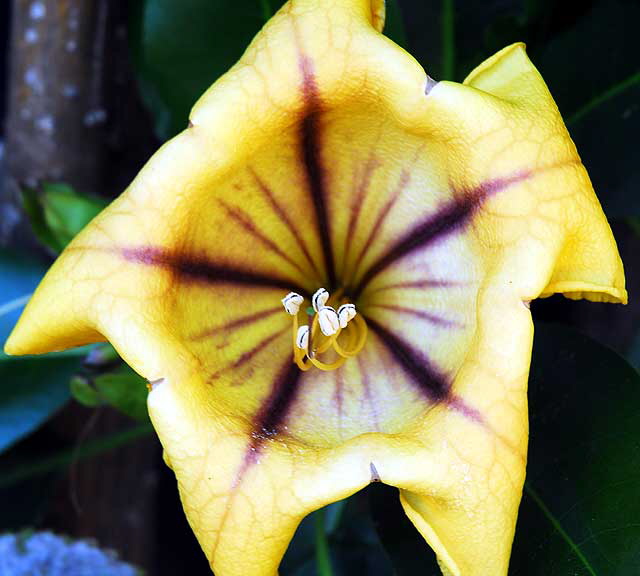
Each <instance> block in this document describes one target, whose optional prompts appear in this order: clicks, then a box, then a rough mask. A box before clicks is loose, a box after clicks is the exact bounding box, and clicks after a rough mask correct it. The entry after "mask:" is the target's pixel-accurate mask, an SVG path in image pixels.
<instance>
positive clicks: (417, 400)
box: [6, 0, 626, 576]
mask: <svg viewBox="0 0 640 576" xmlns="http://www.w3.org/2000/svg"><path fill="white" fill-rule="evenodd" d="M382 21H383V7H382V4H381V3H379V2H375V3H373V4H370V3H369V1H368V0H335V1H332V2H328V1H324V2H320V1H317V0H315V1H314V0H305V1H293V2H290V3H288V4H287V5H285V7H284V8H283V9H282V10H281V11H280V12H279V13H278V14H277V15H276V16H275V17H274V18H273V19H272V20H271V21H270V22H269V23H268V24H267V26H266V27H265V28H264V30H263V31H262V32H261V33H260V34H259V35H258V36H257V37H256V39H255V40H254V41H253V43H252V44H251V46H250V47H249V49H248V50H247V52H246V54H245V55H244V56H243V58H242V59H241V60H240V62H239V63H238V64H237V65H236V66H235V67H234V68H232V69H231V70H230V71H229V72H228V73H227V74H226V75H225V76H224V77H222V78H221V79H220V80H219V81H218V82H216V84H214V86H212V87H211V89H210V90H209V91H207V92H206V93H205V94H204V95H203V96H202V98H201V99H200V101H199V102H198V103H197V104H196V106H195V107H194V109H193V111H192V114H191V125H190V127H189V128H188V129H186V130H185V131H184V132H183V133H181V134H180V135H178V136H176V137H175V138H174V139H173V140H171V141H170V142H168V143H167V144H165V145H164V146H163V147H162V148H161V149H160V150H159V151H158V152H157V153H156V154H155V155H154V157H153V158H152V159H151V160H150V161H149V162H148V164H147V165H146V166H145V168H144V169H143V170H142V171H141V173H140V174H139V175H138V177H137V178H136V179H135V181H134V182H133V183H132V184H131V186H130V188H129V189H128V190H127V191H126V192H125V193H124V194H123V195H122V196H121V197H120V198H118V199H117V200H116V201H115V202H114V203H113V204H112V205H111V206H109V208H107V209H106V210H105V211H104V212H103V213H102V214H101V215H99V216H98V217H97V218H96V219H95V220H94V221H93V222H92V223H91V224H90V225H89V226H88V227H87V229H85V230H84V231H83V232H82V233H81V234H80V235H79V236H78V237H77V238H76V239H75V240H74V242H73V243H72V244H71V245H70V246H69V247H68V248H67V249H66V250H65V252H64V253H63V254H62V255H61V257H60V258H59V259H58V261H57V262H56V263H55V264H54V266H53V267H52V269H51V270H50V271H49V273H48V274H47V276H46V278H45V280H44V281H43V283H42V285H41V286H40V288H39V289H38V291H37V293H36V294H35V296H34V298H33V299H32V301H31V302H30V304H29V305H28V307H27V309H26V310H25V313H24V315H23V317H22V319H21V321H20V322H19V324H18V326H17V327H16V329H15V330H14V332H13V334H12V335H11V337H10V339H9V341H8V342H7V344H6V349H7V351H8V352H9V353H12V354H25V353H42V352H47V351H50V350H54V349H60V348H65V347H70V346H76V345H80V344H85V343H88V342H94V341H98V340H102V339H105V338H106V339H108V340H109V341H111V342H112V343H113V345H114V346H115V347H116V349H117V350H118V351H119V353H120V354H121V355H122V356H123V358H124V359H125V360H126V361H127V362H128V363H129V364H130V365H131V366H132V367H133V368H134V369H135V370H137V371H138V372H139V373H140V374H142V375H143V376H144V377H146V378H147V379H148V380H150V381H152V382H153V389H152V391H151V392H150V394H149V410H150V414H151V418H152V420H153V423H154V426H155V428H156V430H157V432H158V435H159V437H160V440H161V441H162V444H163V446H164V449H165V458H166V460H167V463H168V464H169V465H170V466H171V467H172V468H173V470H174V471H175V473H176V477H177V480H178V485H179V489H180V494H181V498H182V502H183V505H184V509H185V512H186V514H187V517H188V519H189V522H190V524H191V526H192V527H193V529H194V531H195V533H196V535H197V537H198V539H199V541H200V543H201V545H202V548H203V550H204V552H205V554H206V555H207V557H208V559H209V561H210V562H211V566H212V568H213V570H214V571H215V573H216V574H217V575H218V576H235V575H238V576H240V575H242V576H253V575H255V576H261V575H269V576H271V575H273V574H276V573H277V569H278V565H279V563H280V560H281V558H282V555H283V554H284V552H285V550H286V547H287V545H288V543H289V540H290V539H291V537H292V535H293V533H294V531H295V529H296V527H297V525H298V523H299V522H300V520H301V519H302V518H303V517H304V516H305V515H307V514H308V513H309V512H311V511H312V510H315V509H317V508H319V507H321V506H323V505H325V504H327V503H330V502H332V501H335V500H337V499H340V498H343V497H346V496H348V495H350V494H352V493H354V492H355V491H357V490H359V489H361V488H362V487H364V486H365V485H367V484H368V483H369V482H370V481H372V480H381V481H382V482H385V483H388V484H391V485H393V486H397V487H398V488H400V491H401V502H402V505H403V506H404V508H405V510H406V512H407V514H408V516H409V518H410V519H411V520H412V522H413V523H414V524H415V526H416V528H417V529H418V530H419V531H420V533H421V534H422V535H423V536H424V538H425V539H426V541H427V542H428V543H429V544H430V545H431V546H432V547H433V548H434V550H435V551H436V553H437V555H438V559H439V562H440V564H441V566H442V567H443V571H444V572H445V573H447V574H455V575H460V576H475V575H477V576H486V575H487V574H491V575H496V576H500V575H501V574H506V573H507V569H508V562H509V554H510V548H511V542H512V539H513V533H514V529H515V522H516V517H517V509H518V505H519V501H520V496H521V490H522V484H523V481H524V474H525V465H526V447H527V434H528V429H527V426H528V425H527V399H526V387H527V377H528V370H529V362H530V354H531V343H532V337H533V325H532V322H531V316H530V313H529V309H528V305H527V304H528V302H529V301H530V300H532V299H534V298H537V297H541V296H548V295H550V294H552V293H555V292H561V293H564V294H565V295H567V296H569V297H571V298H579V297H586V298H589V299H592V300H607V301H612V302H625V301H626V292H625V288H624V275H623V270H622V263H621V262H620V259H619V256H618V253H617V249H616V246H615V241H614V239H613V237H612V235H611V231H610V229H609V226H608V224H607V222H606V220H605V218H604V215H603V214H602V211H601V209H600V206H599V204H598V200H597V198H596V196H595V194H594V192H593V190H592V187H591V184H590V181H589V178H588V176H587V174H586V171H585V169H584V167H583V166H582V164H581V162H580V159H579V157H578V155H577V152H576V150H575V147H574V145H573V143H572V142H571V140H570V138H569V136H568V134H567V131H566V129H565V127H564V124H563V122H562V119H561V118H560V116H559V114H558V111H557V109H556V106H555V104H554V102H553V100H552V98H551V96H550V94H549V92H548V90H547V88H546V86H545V84H544V82H543V80H542V79H541V77H540V76H539V74H538V72H537V71H536V70H535V68H534V67H533V66H532V64H531V63H530V61H529V60H528V58H527V56H526V53H525V50H524V46H523V45H514V46H510V47H507V48H505V49H504V50H503V51H501V52H500V53H498V54H496V55H495V56H493V57H492V58H490V59H489V60H488V61H486V62H485V63H483V64H482V65H481V66H479V67H478V68H477V69H476V70H474V71H473V72H472V73H471V75H470V76H469V77H468V78H467V80H466V81H465V82H464V84H455V83H451V82H440V83H433V81H431V80H430V79H428V77H427V76H426V74H425V72H424V70H422V69H421V67H420V66H419V65H418V64H417V63H416V62H415V61H414V60H413V59H412V58H411V57H410V56H409V55H408V54H406V53H405V52H404V51H403V50H401V49H400V48H398V47H397V46H395V45H394V44H393V43H392V42H390V41H389V40H388V39H386V38H385V37H383V36H382V35H381V34H380V32H379V30H380V29H381V26H382ZM320 287H324V288H327V289H328V290H329V291H330V292H331V293H332V294H338V295H341V296H335V298H336V301H335V302H334V301H331V300H330V303H331V304H332V305H333V304H334V303H335V304H336V305H337V304H339V301H338V299H339V298H340V297H341V298H343V299H345V300H348V301H350V302H352V303H354V304H355V305H356V308H357V310H358V314H359V315H360V316H361V317H362V318H363V319H364V321H365V322H366V324H367V326H368V337H367V340H366V343H365V346H364V348H363V349H362V351H361V352H360V353H359V354H358V355H357V356H356V357H354V358H350V359H348V360H347V361H346V362H345V363H344V364H343V365H342V366H341V367H340V368H338V369H337V370H334V371H330V372H325V371H321V370H318V369H315V368H312V369H311V370H309V371H301V370H300V368H298V366H297V365H296V364H294V363H293V362H292V357H293V354H292V346H293V344H292V317H291V316H289V315H288V314H286V313H285V311H284V309H283V308H282V305H281V303H280V300H281V298H283V297H284V296H285V294H287V293H288V292H289V291H295V292H298V293H300V294H301V295H302V296H304V297H305V299H306V303H305V304H304V305H303V307H305V306H307V305H308V304H309V298H310V296H311V295H312V294H313V293H314V292H315V291H316V290H317V289H318V288H320ZM299 316H300V317H303V316H304V312H301V313H300V315H299ZM350 326H351V325H350ZM350 326H348V327H347V328H346V329H345V332H344V336H341V338H343V340H339V342H342V341H344V339H346V340H349V338H351V336H352V335H353V334H355V332H353V330H354V329H353V328H352V327H350Z"/></svg>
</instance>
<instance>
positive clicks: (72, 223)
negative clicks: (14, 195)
mask: <svg viewBox="0 0 640 576" xmlns="http://www.w3.org/2000/svg"><path fill="white" fill-rule="evenodd" d="M22 198H23V205H24V208H25V211H26V212H27V214H28V216H29V220H30V222H31V227H32V229H33V231H34V233H35V235H36V236H37V238H38V240H40V242H42V243H43V244H44V245H45V246H47V247H48V248H50V249H51V250H53V251H54V252H56V253H57V252H60V251H61V250H62V249H63V248H64V247H65V246H66V245H67V244H68V243H69V242H70V241H71V239H72V238H73V237H74V236H75V235H76V234H77V233H78V232H80V230H82V229H83V228H84V227H85V226H86V225H87V224H88V223H89V221H90V220H92V219H93V217H94V216H96V215H97V214H98V213H99V212H100V211H101V210H102V209H103V208H104V207H105V206H106V205H107V202H106V201H105V200H103V199H100V198H96V197H91V196H87V195H83V194H79V193H78V192H76V191H75V190H74V189H73V188H72V187H71V186H69V185H67V184H64V183H54V182H45V183H43V184H42V189H41V190H35V189H33V188H24V189H23V190H22Z"/></svg>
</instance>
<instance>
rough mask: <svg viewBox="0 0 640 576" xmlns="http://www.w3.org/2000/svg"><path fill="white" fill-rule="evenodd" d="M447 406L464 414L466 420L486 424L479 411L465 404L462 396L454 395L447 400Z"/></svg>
mask: <svg viewBox="0 0 640 576" xmlns="http://www.w3.org/2000/svg"><path fill="white" fill-rule="evenodd" d="M447 406H448V407H449V408H452V409H454V410H456V411H457V412H460V414H462V415H463V416H464V417H465V418H468V419H469V420H471V421H473V422H476V423H477V424H484V423H485V421H484V418H483V417H482V414H480V412H479V411H478V410H477V409H475V408H472V407H471V406H468V405H467V404H466V403H465V402H464V400H463V399H462V398H460V396H455V395H453V394H452V395H451V397H450V398H448V399H447Z"/></svg>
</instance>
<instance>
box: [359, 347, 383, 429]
mask: <svg viewBox="0 0 640 576" xmlns="http://www.w3.org/2000/svg"><path fill="white" fill-rule="evenodd" d="M356 360H357V362H358V368H359V370H360V376H361V378H362V391H363V393H364V397H365V400H366V401H367V402H368V403H369V407H370V408H371V416H372V418H373V427H374V428H375V430H376V431H377V432H379V431H380V424H379V423H378V409H377V408H378V407H377V406H376V404H375V402H374V400H373V394H372V393H371V381H370V380H369V373H368V372H367V370H366V368H365V362H364V360H363V359H362V357H361V356H360V355H358V356H356Z"/></svg>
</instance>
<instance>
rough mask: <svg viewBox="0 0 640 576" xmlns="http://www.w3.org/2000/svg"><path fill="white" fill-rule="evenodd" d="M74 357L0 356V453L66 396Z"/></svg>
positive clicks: (75, 364) (54, 408) (75, 360)
mask: <svg viewBox="0 0 640 576" xmlns="http://www.w3.org/2000/svg"><path fill="white" fill-rule="evenodd" d="M79 362H80V358H79V357H78V356H72V355H67V356H53V357H52V356H49V357H46V356H45V357H41V358H29V357H26V358H8V357H6V356H2V357H0V452H1V451H3V450H6V449H7V448H8V447H10V446H11V445H12V444H14V443H15V442H17V441H18V440H19V439H20V438H22V437H24V436H26V435H27V434H28V433H29V432H31V431H32V430H34V429H35V428H37V427H38V426H39V425H40V424H42V423H43V422H44V421H45V420H46V419H47V418H49V416H51V414H52V413H53V412H55V411H56V410H58V409H59V408H60V407H61V406H62V405H63V404H64V403H65V402H66V401H67V400H68V399H69V379H70V378H71V376H72V375H73V373H74V372H75V370H76V369H77V368H78V365H79Z"/></svg>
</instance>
